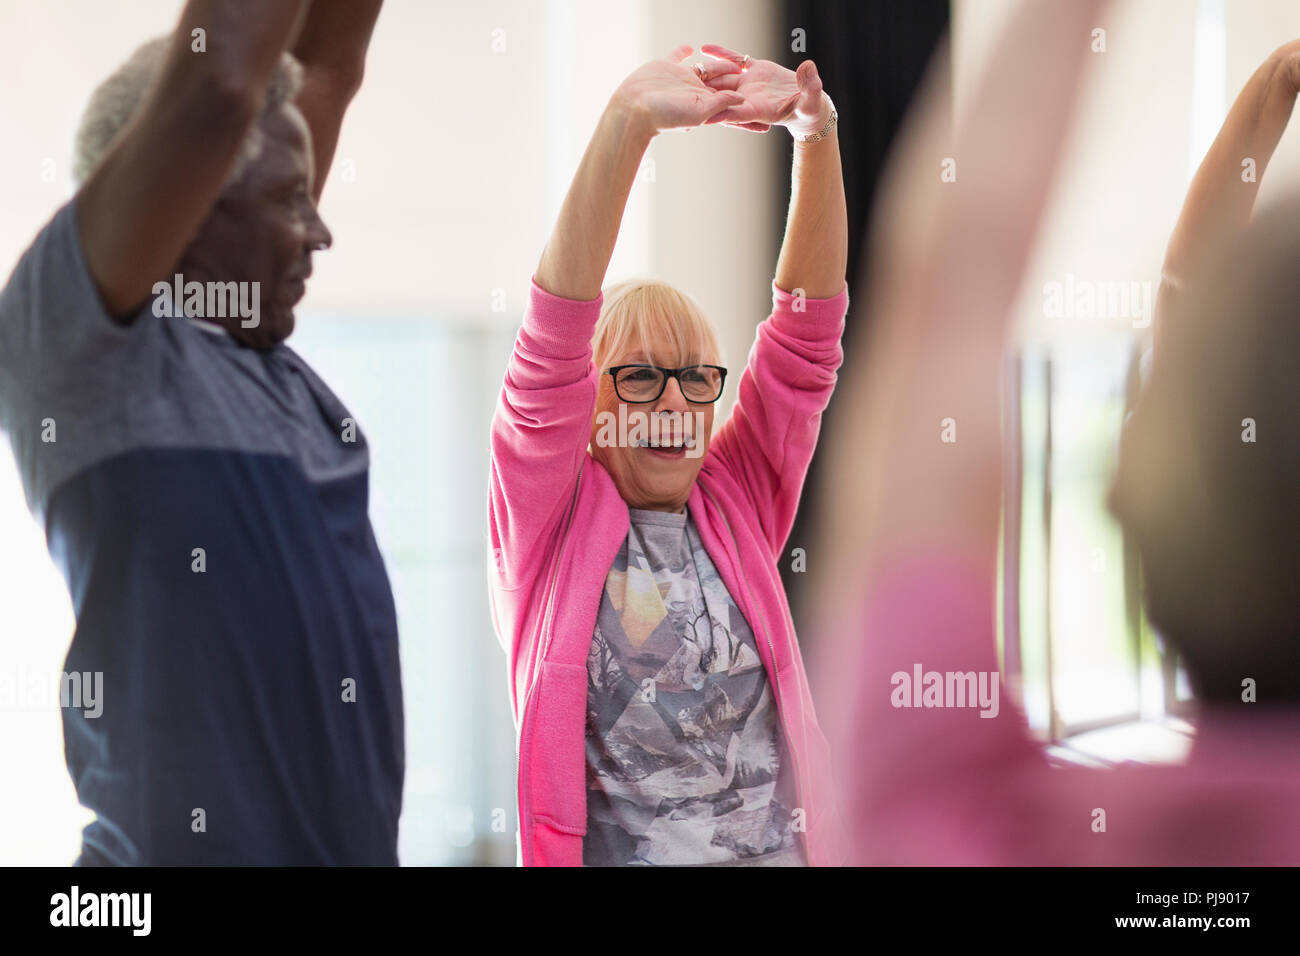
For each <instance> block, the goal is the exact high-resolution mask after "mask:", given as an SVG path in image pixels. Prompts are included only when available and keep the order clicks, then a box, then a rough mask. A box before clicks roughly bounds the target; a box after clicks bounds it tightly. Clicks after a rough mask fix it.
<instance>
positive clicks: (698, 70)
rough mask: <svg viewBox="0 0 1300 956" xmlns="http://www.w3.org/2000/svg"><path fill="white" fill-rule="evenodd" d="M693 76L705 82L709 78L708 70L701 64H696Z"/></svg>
mask: <svg viewBox="0 0 1300 956" xmlns="http://www.w3.org/2000/svg"><path fill="white" fill-rule="evenodd" d="M695 75H696V76H698V77H699V78H700V79H701V80H707V79H708V78H709V71H708V69H706V68H705V66H704V64H703V63H696V64H695Z"/></svg>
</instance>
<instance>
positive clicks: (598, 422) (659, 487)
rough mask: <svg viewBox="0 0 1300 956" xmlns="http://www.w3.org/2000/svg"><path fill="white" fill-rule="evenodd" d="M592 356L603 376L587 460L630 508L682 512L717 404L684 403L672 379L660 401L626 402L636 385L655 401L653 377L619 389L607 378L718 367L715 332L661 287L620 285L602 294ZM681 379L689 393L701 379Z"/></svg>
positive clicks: (687, 303) (681, 297) (693, 308)
mask: <svg viewBox="0 0 1300 956" xmlns="http://www.w3.org/2000/svg"><path fill="white" fill-rule="evenodd" d="M592 349H593V352H594V360H595V361H596V362H597V363H598V365H597V369H598V370H599V372H600V381H599V386H598V389H597V393H596V407H595V414H594V416H593V418H592V429H591V453H592V456H593V457H594V458H595V459H596V460H597V461H599V462H600V463H601V464H602V465H603V466H604V467H605V470H606V471H608V472H609V474H610V477H611V478H613V479H614V485H615V487H617V488H618V491H619V494H620V495H622V496H623V500H624V501H626V502H627V503H628V505H629V506H630V507H633V508H642V509H646V510H651V511H673V512H677V511H681V510H682V508H683V507H685V505H686V500H687V498H688V497H690V493H691V488H692V486H693V485H694V484H695V478H696V476H697V475H698V474H699V473H700V466H701V465H702V464H703V463H704V456H705V454H706V453H707V451H708V448H709V441H710V439H711V437H712V434H713V416H714V412H715V410H716V407H717V405H716V402H702V401H690V400H688V399H687V397H686V395H684V394H683V393H682V382H681V380H680V379H679V378H678V377H675V376H670V377H668V378H667V380H666V381H664V382H663V391H662V392H661V393H660V395H659V396H658V397H657V398H654V399H653V400H651V401H644V402H642V401H635V400H633V401H626V400H625V399H628V398H633V396H634V393H635V390H636V389H637V388H638V384H639V383H641V385H640V387H642V388H644V389H645V390H646V391H645V393H646V394H648V395H653V394H654V391H655V389H656V388H657V387H658V384H659V376H658V374H657V373H655V372H653V371H650V370H646V371H637V370H630V371H629V372H628V373H627V374H628V375H629V376H631V377H630V378H629V379H628V380H626V381H625V383H624V384H622V385H621V386H620V387H619V388H616V387H615V382H614V376H613V375H612V374H610V373H609V372H608V371H607V370H608V369H610V368H614V367H617V366H621V365H652V366H658V367H660V368H668V369H675V368H682V367H683V366H688V365H694V364H709V365H721V364H722V363H721V357H720V354H719V349H718V345H717V336H716V334H715V333H714V331H713V327H712V325H711V324H710V323H709V321H708V319H706V318H705V317H704V314H703V312H702V311H701V310H700V308H699V306H698V305H697V304H696V303H695V301H694V300H693V299H691V298H690V297H689V296H687V295H685V294H683V293H681V292H679V291H678V290H676V289H674V288H673V287H672V286H669V285H667V284H666V283H662V282H655V281H650V280H635V281H631V282H623V283H619V284H616V285H613V286H610V287H609V288H608V289H606V290H605V293H604V303H603V307H602V309H601V316H600V320H599V321H598V322H597V324H596V332H595V336H594V338H593V341H592ZM685 375H686V377H687V388H688V389H689V388H690V387H691V383H692V382H693V381H694V382H695V383H697V384H699V382H700V377H699V376H698V375H696V376H692V375H691V374H690V373H685ZM642 380H644V382H643V383H642ZM719 387H720V383H719ZM620 391H621V392H622V397H621V398H620ZM695 397H698V395H696V396H695ZM665 446H672V447H665Z"/></svg>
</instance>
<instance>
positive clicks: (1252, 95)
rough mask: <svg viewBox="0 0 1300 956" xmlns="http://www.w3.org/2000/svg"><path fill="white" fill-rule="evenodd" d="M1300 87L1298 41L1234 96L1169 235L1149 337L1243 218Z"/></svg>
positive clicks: (1283, 48)
mask: <svg viewBox="0 0 1300 956" xmlns="http://www.w3.org/2000/svg"><path fill="white" fill-rule="evenodd" d="M1298 91H1300V40H1292V41H1291V42H1290V43H1287V44H1284V45H1283V46H1280V47H1278V48H1277V49H1276V50H1274V51H1273V53H1272V54H1270V55H1269V57H1268V59H1266V60H1265V61H1264V62H1263V63H1262V64H1260V66H1259V68H1258V69H1256V70H1255V72H1254V74H1252V75H1251V78H1250V79H1249V80H1247V81H1246V85H1245V86H1244V87H1243V88H1242V90H1241V92H1240V93H1239V94H1238V95H1237V99H1236V101H1235V102H1234V103H1233V104H1232V109H1231V110H1229V111H1228V116H1227V118H1226V119H1225V120H1224V121H1223V127H1222V128H1221V129H1220V130H1219V135H1218V136H1216V137H1215V138H1214V142H1213V143H1212V144H1211V146H1210V149H1209V151H1208V152H1207V153H1206V154H1205V158H1204V159H1203V160H1201V165H1200V166H1199V167H1198V168H1197V170H1196V175H1195V176H1194V177H1193V179H1192V185H1191V187H1190V188H1189V189H1188V190H1187V198H1186V199H1185V200H1184V201H1183V208H1182V211H1181V212H1180V213H1179V216H1178V222H1177V224H1176V225H1175V226H1174V231H1173V234H1172V235H1171V236H1170V238H1169V246H1168V248H1167V249H1166V251H1165V261H1164V267H1163V269H1162V270H1161V275H1160V294H1159V296H1158V297H1157V300H1156V314H1155V336H1156V340H1157V342H1159V341H1160V338H1161V335H1162V333H1161V328H1162V327H1163V326H1164V325H1165V324H1166V323H1167V322H1168V321H1169V319H1168V316H1169V314H1170V312H1171V311H1172V310H1174V309H1175V308H1176V305H1177V299H1178V295H1179V292H1180V291H1181V289H1182V288H1183V286H1184V284H1185V283H1186V282H1187V280H1188V279H1189V278H1190V277H1191V276H1194V275H1196V274H1197V273H1198V269H1199V268H1200V267H1201V266H1202V265H1203V264H1204V263H1205V262H1206V261H1207V260H1208V258H1209V257H1210V256H1211V255H1212V254H1213V253H1214V251H1215V250H1216V249H1218V248H1220V247H1222V246H1223V245H1225V244H1228V243H1231V242H1232V241H1233V239H1234V237H1236V236H1238V235H1239V234H1240V233H1241V231H1242V230H1243V229H1244V228H1245V226H1246V224H1247V223H1248V222H1249V221H1250V216H1251V210H1252V209H1254V206H1255V197H1256V196H1257V195H1258V194H1259V184H1260V182H1261V181H1262V180H1263V178H1264V170H1265V169H1267V168H1268V163H1269V160H1270V159H1272V157H1273V151H1274V150H1275V149H1276V148H1277V144H1278V141H1279V140H1280V139H1281V138H1282V133H1283V132H1285V130H1286V125H1287V122H1288V121H1289V120H1290V118H1291V110H1292V108H1293V107H1294V106H1295V99H1296V93H1297V92H1298Z"/></svg>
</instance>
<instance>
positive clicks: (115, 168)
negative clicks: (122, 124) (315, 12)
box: [75, 0, 306, 322]
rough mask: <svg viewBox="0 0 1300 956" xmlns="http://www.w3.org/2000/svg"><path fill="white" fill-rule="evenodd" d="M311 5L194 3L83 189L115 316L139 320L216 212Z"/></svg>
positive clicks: (84, 216) (81, 225)
mask: <svg viewBox="0 0 1300 956" xmlns="http://www.w3.org/2000/svg"><path fill="white" fill-rule="evenodd" d="M305 8H306V2H305V0H266V2H262V3H244V2H236V0H189V2H188V3H186V5H185V9H184V11H182V13H181V18H180V22H179V23H178V24H177V26H176V30H175V31H174V33H173V34H172V38H171V40H170V43H169V46H168V50H167V57H166V60H165V62H164V64H163V67H162V70H161V72H160V74H159V76H158V77H157V78H156V80H155V81H154V83H153V84H152V86H151V88H150V92H149V94H148V97H147V98H146V100H145V103H144V105H143V106H142V107H141V108H140V111H139V113H138V114H137V115H136V116H135V117H134V119H132V121H131V122H130V123H129V124H128V125H127V127H126V128H125V129H124V130H123V132H122V134H121V135H120V136H119V137H118V139H117V140H116V142H114V144H113V145H112V146H111V147H110V148H109V150H108V152H107V153H106V154H105V156H104V158H103V160H102V161H101V162H100V163H99V165H98V166H96V168H95V169H94V170H93V171H92V172H91V174H90V176H89V177H88V178H87V180H86V182H85V184H84V185H83V186H82V187H81V189H80V191H79V192H78V194H77V197H76V200H75V202H76V209H77V225H78V233H79V238H80V240H81V247H82V250H83V252H84V254H85V257H86V262H87V264H88V266H89V267H90V273H91V276H92V277H93V278H94V280H95V286H96V288H97V289H98V291H99V295H100V299H101V301H102V302H103V304H104V307H105V309H106V310H107V311H108V313H109V314H110V315H112V316H114V318H116V319H118V320H120V321H122V322H127V321H129V320H130V318H131V316H132V314H133V312H134V311H135V309H136V308H138V307H139V305H140V304H141V303H142V302H143V301H144V300H145V298H146V297H147V296H148V295H149V292H150V290H151V289H152V287H153V284H154V282H155V281H157V280H158V278H159V276H162V275H165V274H166V273H167V270H168V269H170V268H171V267H172V266H173V265H174V264H175V263H176V261H177V260H178V259H179V258H180V257H181V254H182V253H183V252H184V251H185V247H186V246H187V245H188V244H189V242H190V240H191V239H192V238H193V237H194V234H195V233H196V232H197V231H198V228H199V226H200V225H201V224H202V223H203V221H204V219H205V218H207V215H208V212H209V210H210V209H211V208H212V204H213V203H214V202H215V201H216V198H217V196H218V195H219V194H220V193H221V190H222V187H223V186H224V185H225V183H226V180H227V178H228V177H229V175H230V172H231V170H232V169H233V168H234V165H235V162H236V159H237V157H238V155H239V150H240V147H241V144H242V142H243V140H244V136H245V135H246V134H247V133H248V130H249V129H250V127H251V126H252V124H253V123H254V122H255V120H256V118H257V115H258V110H259V107H260V105H261V101H262V97H263V95H264V93H265V90H266V86H267V84H268V82H269V81H270V78H271V74H272V71H273V70H274V67H275V65H276V62H277V61H278V60H279V58H280V55H281V54H282V53H283V52H284V50H285V48H286V47H287V46H288V44H289V43H290V42H291V40H292V38H293V35H294V32H295V30H296V29H297V27H298V24H299V23H300V19H301V15H302V13H303V11H304V10H305ZM199 31H202V32H199Z"/></svg>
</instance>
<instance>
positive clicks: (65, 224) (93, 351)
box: [0, 200, 140, 502]
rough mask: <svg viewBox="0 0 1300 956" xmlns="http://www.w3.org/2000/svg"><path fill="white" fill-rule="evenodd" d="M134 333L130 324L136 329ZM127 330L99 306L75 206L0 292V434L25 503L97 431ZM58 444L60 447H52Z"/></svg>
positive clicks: (63, 212)
mask: <svg viewBox="0 0 1300 956" xmlns="http://www.w3.org/2000/svg"><path fill="white" fill-rule="evenodd" d="M137 324H138V323H137ZM139 331H140V330H138V329H135V328H134V327H133V326H128V325H123V324H121V323H118V322H115V321H113V319H112V317H111V316H109V314H108V312H107V310H106V309H105V308H104V306H103V303H102V302H101V301H100V298H99V291H98V289H96V287H95V283H94V280H93V279H92V278H91V275H90V269H89V267H88V266H87V264H86V259H85V256H84V255H83V254H82V250H81V241H80V238H79V237H78V234H77V221H76V206H75V200H69V201H68V202H67V203H66V204H64V205H63V206H62V207H61V208H60V209H59V210H58V212H56V213H55V214H54V216H53V217H52V218H51V219H50V221H49V222H48V223H46V224H45V226H44V227H43V228H42V229H41V231H40V232H39V233H37V235H36V238H35V239H34V240H33V241H32V244H31V245H30V246H29V247H28V248H27V250H26V251H25V252H24V253H23V254H22V256H21V257H20V258H19V260H18V264H17V265H16V266H15V267H14V270H13V273H12V274H11V275H10V276H9V281H8V282H7V283H6V284H5V287H4V290H3V291H0V431H3V432H4V433H5V434H6V435H7V437H8V439H9V441H10V445H11V446H12V448H13V452H14V458H15V460H16V462H17V464H18V468H19V472H20V474H21V475H22V476H23V481H24V486H25V487H26V489H27V492H28V496H29V500H32V501H33V502H34V499H37V498H39V497H41V493H42V492H43V491H44V490H48V489H45V488H44V485H45V484H46V482H44V481H43V480H42V479H41V477H40V476H41V475H43V474H44V473H45V472H46V471H47V470H48V468H49V466H50V465H51V464H52V460H51V459H52V458H54V457H56V456H57V455H58V454H64V455H65V456H66V455H67V454H70V453H71V451H72V450H71V449H69V448H66V447H64V446H66V445H67V442H68V441H69V440H71V441H76V440H77V439H78V438H79V437H80V438H84V437H86V436H85V434H79V433H87V432H90V431H92V430H94V429H96V428H100V427H103V424H104V418H105V416H106V415H111V414H112V412H111V410H110V409H109V408H108V407H107V405H108V403H109V399H110V398H111V396H112V395H113V394H114V391H115V389H116V386H117V384H118V383H117V379H118V377H119V376H120V375H121V374H122V362H121V360H120V359H121V354H122V351H123V350H124V349H125V347H126V345H127V343H128V342H129V341H131V339H132V336H133V332H134V333H137V334H138V332H139ZM55 441H58V442H60V443H62V444H61V445H55V444H54V442H55Z"/></svg>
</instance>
